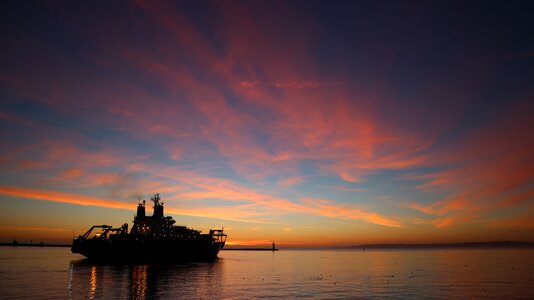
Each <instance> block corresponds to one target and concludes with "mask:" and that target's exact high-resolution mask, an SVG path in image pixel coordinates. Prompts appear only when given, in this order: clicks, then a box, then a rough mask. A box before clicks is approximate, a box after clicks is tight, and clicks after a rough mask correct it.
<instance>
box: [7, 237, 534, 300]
mask: <svg viewBox="0 0 534 300" xmlns="http://www.w3.org/2000/svg"><path fill="white" fill-rule="evenodd" d="M71 298H72V299H254V298H282V299H293V298H304V299H384V298H388V299H391V298H395V299H482V298H491V299H534V249H449V250H444V249H431V250H423V249H421V250H413V249H410V250H367V251H361V250H281V251H279V252H269V251H265V252H256V251H221V253H219V259H218V260H217V261H215V262H198V263H182V264H173V265H143V264H140V265H101V264H91V263H88V262H87V261H85V260H84V259H83V258H82V256H80V255H77V254H72V253H71V252H70V249H69V248H39V247H0V299H71Z"/></svg>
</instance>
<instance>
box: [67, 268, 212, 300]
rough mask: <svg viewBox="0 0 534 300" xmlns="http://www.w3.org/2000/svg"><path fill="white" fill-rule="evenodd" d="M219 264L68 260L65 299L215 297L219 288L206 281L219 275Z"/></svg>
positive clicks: (210, 281)
mask: <svg viewBox="0 0 534 300" xmlns="http://www.w3.org/2000/svg"><path fill="white" fill-rule="evenodd" d="M222 264H223V260H222V259H218V260H216V261H212V262H199V263H183V264H173V265H143V264H140V265H105V264H95V263H92V262H90V261H88V260H86V259H82V260H77V261H72V262H71V265H70V270H69V279H68V291H69V296H70V297H69V298H87V299H99V298H106V299H108V298H109V299H113V298H114V299H126V298H128V299H153V298H159V297H164V296H167V297H168V296H171V295H172V296H174V297H181V298H182V297H183V298H187V297H189V296H194V297H201V298H211V297H212V296H215V295H217V294H219V293H220V292H221V289H222V287H221V285H220V284H216V283H215V282H216V281H215V280H209V278H210V277H213V276H216V274H218V275H220V274H221V271H222V269H221V267H222ZM207 279H208V280H207Z"/></svg>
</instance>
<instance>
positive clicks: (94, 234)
mask: <svg viewBox="0 0 534 300" xmlns="http://www.w3.org/2000/svg"><path fill="white" fill-rule="evenodd" d="M151 200H152V201H153V202H154V206H153V207H154V213H153V215H152V216H147V215H146V213H145V201H143V202H142V203H139V205H138V206H137V215H136V216H135V218H134V225H133V227H132V230H131V231H130V233H128V224H124V225H122V226H121V227H120V228H113V227H112V226H109V225H94V226H93V227H91V228H90V229H89V230H88V231H87V232H86V233H85V234H84V235H80V236H79V237H77V238H74V239H73V242H72V248H71V249H72V252H73V253H80V254H82V255H84V256H86V257H88V258H90V259H95V260H101V261H161V262H169V261H189V260H211V259H215V258H216V257H217V254H218V253H219V250H221V249H222V248H223V247H224V244H225V242H226V237H227V235H226V234H224V233H223V230H222V229H216V230H210V231H209V233H208V234H201V233H200V231H198V230H194V229H190V228H187V227H185V226H175V225H174V223H175V221H174V220H173V219H172V217H170V216H164V214H163V202H160V197H159V194H156V195H155V196H154V197H153V198H151ZM99 229H100V230H99Z"/></svg>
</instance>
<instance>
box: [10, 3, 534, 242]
mask: <svg viewBox="0 0 534 300" xmlns="http://www.w3.org/2000/svg"><path fill="white" fill-rule="evenodd" d="M0 5H1V6H2V7H1V9H0V11H1V12H0V14H1V16H0V24H1V25H0V28H1V32H0V128H1V129H0V241H3V242H10V241H12V240H13V239H17V240H18V241H19V242H29V241H30V240H32V241H34V242H37V241H44V242H58V243H69V242H70V240H71V239H72V237H73V236H75V235H79V234H82V233H83V232H85V231H86V230H87V229H88V228H89V227H90V226H92V225H93V224H110V225H114V226H120V225H121V224H123V223H125V222H128V223H129V224H130V225H131V221H132V220H133V217H134V214H135V208H136V206H137V203H138V202H139V201H141V200H142V199H146V200H149V198H150V197H151V196H152V195H153V194H155V193H160V195H161V198H162V200H163V201H164V204H165V212H166V214H167V215H171V216H173V217H174V219H176V220H177V224H180V225H187V226H189V227H193V228H195V229H198V230H202V231H203V232H206V231H207V230H209V229H210V228H220V227H224V230H225V232H226V233H227V234H228V244H230V245H268V244H270V243H271V241H275V242H276V243H277V244H278V245H280V246H281V247H330V246H349V245H357V244H366V243H436V242H463V241H493V240H521V241H534V130H533V128H534V117H533V116H534V39H533V37H534V18H532V16H533V15H534V6H533V5H532V3H530V1H460V2H455V1H213V2H208V1H184V2H182V1H86V2H79V1H74V2H72V1H65V2H61V1H54V2H48V1H2V3H1V4H0ZM151 211H152V209H151V208H149V209H148V213H149V214H150V213H151Z"/></svg>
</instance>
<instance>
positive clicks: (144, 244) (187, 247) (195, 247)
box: [71, 238, 224, 262]
mask: <svg viewBox="0 0 534 300" xmlns="http://www.w3.org/2000/svg"><path fill="white" fill-rule="evenodd" d="M223 246H224V243H220V242H213V241H211V240H208V239H198V240H147V239H133V238H132V239H121V240H98V239H86V240H80V239H75V240H74V241H73V245H72V248H71V250H72V252H73V253H79V254H81V255H83V256H85V257H87V258H89V259H91V260H96V261H106V262H180V261H208V260H214V259H216V258H217V254H218V253H219V250H220V249H221V248H222V247H223Z"/></svg>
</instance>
